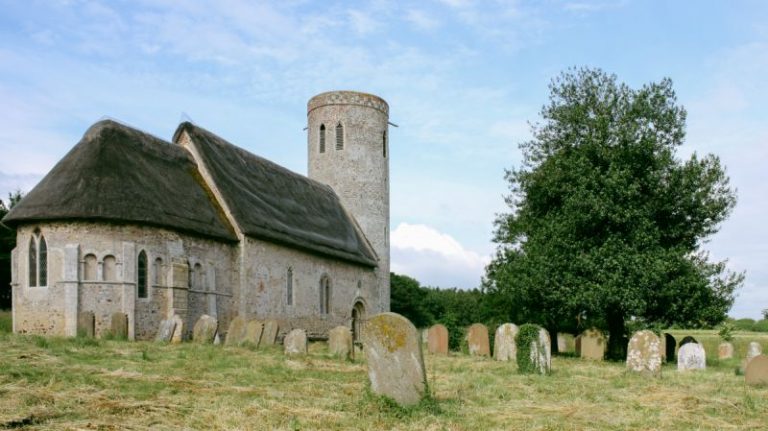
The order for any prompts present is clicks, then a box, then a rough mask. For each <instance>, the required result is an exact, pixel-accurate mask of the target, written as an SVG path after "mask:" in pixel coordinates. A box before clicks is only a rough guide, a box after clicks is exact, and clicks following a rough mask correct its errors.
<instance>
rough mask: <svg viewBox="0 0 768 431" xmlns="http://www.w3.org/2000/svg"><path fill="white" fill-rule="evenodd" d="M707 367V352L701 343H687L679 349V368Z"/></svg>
mask: <svg viewBox="0 0 768 431" xmlns="http://www.w3.org/2000/svg"><path fill="white" fill-rule="evenodd" d="M706 368H707V354H706V352H704V346H702V345H701V344H699V343H690V342H689V343H685V344H683V345H682V346H681V347H680V349H678V351H677V370H678V371H687V370H704V369H706Z"/></svg>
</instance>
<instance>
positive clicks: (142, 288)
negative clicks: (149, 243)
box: [136, 250, 149, 298]
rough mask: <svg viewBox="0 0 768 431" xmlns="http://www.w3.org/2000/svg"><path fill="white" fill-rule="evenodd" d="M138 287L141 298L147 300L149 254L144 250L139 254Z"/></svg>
mask: <svg viewBox="0 0 768 431" xmlns="http://www.w3.org/2000/svg"><path fill="white" fill-rule="evenodd" d="M136 278H137V280H136V286H137V287H138V291H139V292H138V296H139V298H147V297H148V296H149V295H148V294H147V293H148V292H147V253H145V252H144V250H142V251H141V253H139V260H138V271H136Z"/></svg>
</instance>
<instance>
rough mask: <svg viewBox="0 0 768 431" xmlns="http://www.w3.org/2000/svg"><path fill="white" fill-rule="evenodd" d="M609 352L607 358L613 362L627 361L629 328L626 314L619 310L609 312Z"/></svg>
mask: <svg viewBox="0 0 768 431" xmlns="http://www.w3.org/2000/svg"><path fill="white" fill-rule="evenodd" d="M607 318H608V335H609V337H608V351H607V352H606V357H607V358H608V359H610V360H613V361H624V360H626V359H627V342H628V340H627V327H626V325H625V323H624V313H622V312H621V310H619V309H612V310H609V311H608V316H607Z"/></svg>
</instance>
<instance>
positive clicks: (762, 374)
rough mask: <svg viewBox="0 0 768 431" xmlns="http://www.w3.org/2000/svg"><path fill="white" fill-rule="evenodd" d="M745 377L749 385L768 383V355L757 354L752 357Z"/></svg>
mask: <svg viewBox="0 0 768 431" xmlns="http://www.w3.org/2000/svg"><path fill="white" fill-rule="evenodd" d="M744 378H745V380H746V382H747V384H748V385H755V386H756V385H768V356H765V355H757V356H755V357H753V358H752V359H750V360H749V363H747V369H746V370H745V371H744Z"/></svg>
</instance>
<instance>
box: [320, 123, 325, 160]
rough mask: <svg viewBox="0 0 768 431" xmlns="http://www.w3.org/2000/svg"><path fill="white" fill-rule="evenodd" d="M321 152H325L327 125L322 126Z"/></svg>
mask: <svg viewBox="0 0 768 431" xmlns="http://www.w3.org/2000/svg"><path fill="white" fill-rule="evenodd" d="M320 152H321V153H324V152H325V124H321V125H320Z"/></svg>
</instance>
